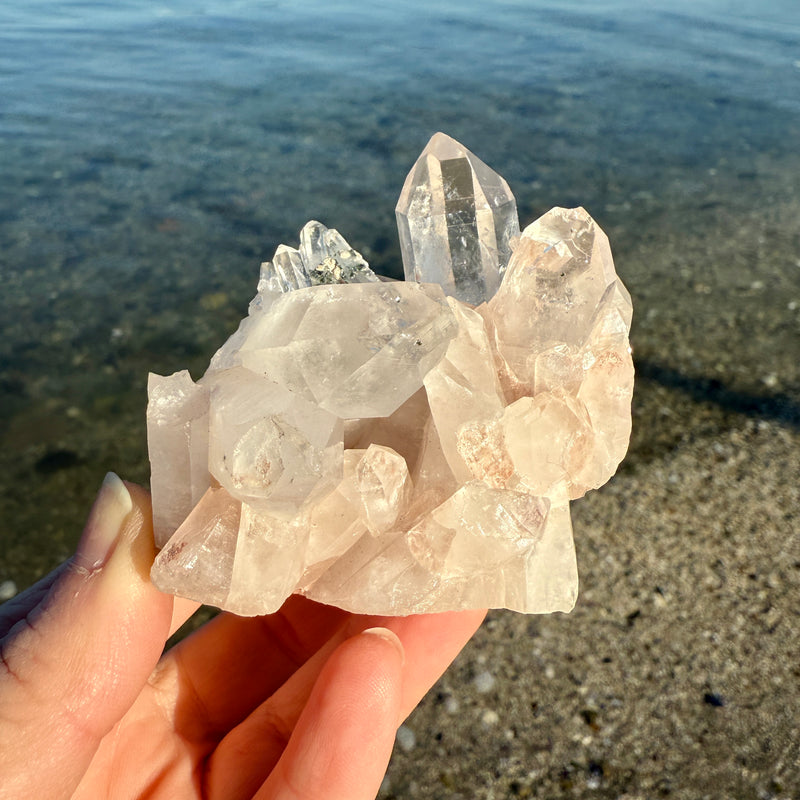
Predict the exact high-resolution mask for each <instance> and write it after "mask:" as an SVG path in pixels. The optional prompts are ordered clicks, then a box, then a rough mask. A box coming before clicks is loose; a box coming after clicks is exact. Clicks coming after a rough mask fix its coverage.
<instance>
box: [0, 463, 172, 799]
mask: <svg viewBox="0 0 800 800" xmlns="http://www.w3.org/2000/svg"><path fill="white" fill-rule="evenodd" d="M150 520H151V513H150V502H149V498H148V496H147V493H146V492H144V490H142V489H139V488H138V487H135V486H132V485H131V486H128V487H126V485H125V484H123V483H122V481H120V479H119V478H117V476H116V475H113V474H110V475H109V476H107V478H106V480H105V481H104V483H103V486H102V488H101V490H100V493H99V494H98V497H97V500H96V501H95V504H94V506H93V508H92V511H91V514H90V516H89V520H88V522H87V525H86V529H85V530H84V534H83V537H82V539H81V542H80V544H79V546H78V551H77V553H76V554H75V556H74V557H73V558H72V559H71V560H70V561H69V562H68V564H67V566H66V567H64V568H63V569H62V570H61V571H60V573H59V574H58V575H57V576H55V578H54V579H49V580H50V586H49V588H46V586H43V587H42V588H40V589H35V590H34V591H33V592H32V593H31V594H30V595H29V600H28V601H27V603H28V604H27V607H25V608H24V609H23V608H21V607H18V611H19V612H24V613H21V614H18V615H17V616H18V618H17V619H16V620H14V624H13V625H12V626H11V628H10V630H9V632H8V635H7V636H6V637H5V638H4V639H3V641H2V643H0V644H1V646H2V664H0V696H2V700H3V702H2V706H1V707H0V774H1V775H3V789H4V792H5V794H4V797H10V798H15V797H34V796H35V797H48V798H58V797H69V796H70V795H71V794H72V791H73V789H74V787H75V786H76V785H77V783H78V781H79V780H80V778H81V776H82V774H83V773H84V771H85V770H86V767H87V766H88V764H89V761H90V760H91V758H92V756H93V754H94V752H95V750H96V749H97V746H98V744H99V742H100V740H101V739H102V737H103V736H104V735H105V734H106V733H108V731H109V730H110V729H111V728H112V726H113V725H114V724H115V723H116V722H117V721H118V720H119V719H120V718H121V717H122V716H123V714H124V713H125V712H126V711H127V709H128V708H129V707H130V706H131V704H132V703H133V701H134V699H135V698H136V696H137V695H138V694H139V692H140V691H141V688H142V686H143V685H144V684H145V682H146V680H147V677H148V675H149V674H150V672H151V671H152V669H153V667H154V666H155V664H156V663H157V661H158V658H159V655H160V653H161V650H162V648H163V646H164V642H165V641H166V637H167V633H168V630H169V625H170V619H171V615H172V598H170V597H169V596H167V595H163V594H161V593H160V592H158V591H157V590H156V589H155V588H154V587H153V586H152V584H151V583H150V581H149V570H150V566H151V564H152V561H153V557H154V546H153V534H152V527H151V522H150ZM45 580H46V581H47V580H48V579H45ZM31 758H35V761H36V764H37V769H36V770H35V771H31V770H30V769H29V766H30V763H31V760H30V759H31Z"/></svg>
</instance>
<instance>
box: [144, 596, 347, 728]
mask: <svg viewBox="0 0 800 800" xmlns="http://www.w3.org/2000/svg"><path fill="white" fill-rule="evenodd" d="M349 616H350V615H349V614H347V613H346V612H344V611H342V610H341V609H338V608H333V607H332V606H324V605H319V604H318V603H314V602H312V601H310V600H307V599H306V598H304V597H298V596H292V597H290V598H289V599H288V600H287V601H286V602H285V603H284V605H283V607H282V608H281V609H280V611H278V612H277V613H275V614H270V615H269V616H266V617H237V616H235V615H233V614H220V615H219V616H218V617H215V618H214V619H213V620H211V622H209V623H208V624H206V625H204V626H203V627H202V628H201V629H200V630H198V631H196V632H195V633H193V634H192V635H191V636H189V637H188V638H186V639H184V640H183V641H182V642H180V644H178V645H176V646H175V647H173V648H172V650H170V651H169V653H168V654H167V655H166V657H165V658H164V660H163V662H162V664H161V666H160V667H159V676H158V681H157V684H156V687H157V689H159V690H160V691H161V692H162V695H163V696H165V698H166V701H167V702H177V703H184V704H186V703H189V702H194V703H195V708H194V709H184V711H185V712H186V713H181V714H180V717H181V719H183V720H184V722H183V723H182V724H183V726H184V730H182V733H183V734H184V735H186V736H188V738H190V739H193V740H195V741H198V740H202V739H213V740H215V741H218V740H219V739H221V738H222V737H223V736H224V735H225V734H226V733H227V732H228V731H229V730H230V729H231V728H233V727H234V726H236V725H237V724H239V723H240V722H241V721H242V720H243V719H245V717H247V715H248V714H250V712H251V711H252V710H253V709H254V708H256V707H257V706H258V705H260V704H261V703H262V702H263V701H264V700H265V699H266V698H268V697H269V696H270V695H272V694H273V693H274V692H275V691H276V690H277V689H278V688H279V687H280V686H281V685H282V684H283V683H284V682H285V681H286V680H287V679H288V678H289V677H290V676H291V675H292V674H293V673H294V672H295V671H296V670H297V669H298V667H300V666H301V665H302V664H303V663H304V662H305V661H307V660H308V659H309V658H310V657H311V656H312V655H313V654H314V653H315V652H316V651H317V650H319V648H320V647H322V645H323V644H324V643H325V642H326V641H327V640H328V639H329V638H330V637H331V635H332V634H333V633H335V632H336V630H337V629H338V628H339V627H341V625H342V624H343V621H344V620H346V619H348V618H349ZM343 639H344V637H342V638H341V639H340V640H339V641H342V640H343ZM320 667H321V665H320ZM312 682H313V681H312ZM186 686H191V689H192V690H191V692H186V691H184V689H185V687H186ZM192 712H194V713H192ZM190 720H193V721H194V725H195V728H194V730H192V729H190V728H189V725H190V722H189V721H190Z"/></svg>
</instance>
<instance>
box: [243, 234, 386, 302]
mask: <svg viewBox="0 0 800 800" xmlns="http://www.w3.org/2000/svg"><path fill="white" fill-rule="evenodd" d="M377 280H379V278H378V276H377V275H376V274H375V273H374V272H373V271H372V270H371V269H370V268H369V264H367V262H366V261H365V260H364V258H363V256H362V255H361V253H358V252H356V251H355V250H354V249H353V248H352V247H350V245H349V244H348V243H347V242H346V241H345V240H344V237H343V236H342V235H341V234H340V233H339V231H337V230H334V229H333V228H326V227H325V226H324V225H323V224H322V223H321V222H317V221H316V220H311V221H310V222H307V223H306V224H305V225H304V226H303V229H302V230H301V231H300V248H299V249H295V248H294V247H289V246H287V245H285V244H279V245H278V248H277V250H275V255H274V256H273V257H272V261H265V262H264V263H263V264H262V265H261V275H260V277H259V280H258V294H256V296H255V298H253V301H252V302H251V304H250V313H255V312H258V311H261V310H262V309H263V308H264V307H265V305H266V307H269V306H270V305H271V303H272V300H274V299H275V298H276V296H278V295H280V294H283V293H284V292H291V291H294V290H295V289H305V288H306V287H308V286H318V285H319V284H322V283H374V282H375V281H377Z"/></svg>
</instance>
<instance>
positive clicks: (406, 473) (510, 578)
mask: <svg viewBox="0 0 800 800" xmlns="http://www.w3.org/2000/svg"><path fill="white" fill-rule="evenodd" d="M397 219H398V228H399V231H400V242H401V249H402V253H403V262H404V267H405V273H406V281H404V282H403V281H400V282H394V281H385V280H381V279H379V277H378V276H377V275H375V273H373V272H372V270H371V269H370V268H369V266H368V264H367V263H366V262H365V261H364V259H363V258H362V257H361V256H360V255H359V254H358V253H357V252H356V251H355V250H353V249H352V248H351V247H350V246H349V245H348V244H347V242H346V241H345V240H344V239H343V238H342V236H341V235H340V234H339V233H338V232H337V231H335V230H332V229H328V228H326V227H325V226H324V225H321V224H320V223H319V222H309V223H308V224H307V225H306V226H305V227H304V228H303V230H302V231H301V232H300V246H299V248H297V249H295V248H291V247H287V246H285V245H281V246H280V247H278V249H277V251H276V253H275V256H274V257H273V259H272V261H270V262H267V263H265V264H263V265H262V267H261V278H260V280H259V284H258V294H257V295H256V297H255V298H254V300H253V301H252V303H251V304H250V308H249V314H248V316H247V317H246V318H245V319H244V320H243V321H242V323H241V325H240V326H239V329H238V331H237V332H236V333H234V334H233V336H232V337H231V338H230V339H229V340H228V341H227V342H226V343H225V344H224V345H223V346H222V348H221V349H220V350H219V351H218V352H217V353H216V355H215V356H214V358H213V359H212V361H211V364H210V365H209V367H208V370H207V372H206V373H205V375H204V376H203V377H202V378H200V380H198V381H197V382H196V383H195V382H193V381H192V379H191V377H190V376H189V374H188V372H186V371H183V372H178V373H175V374H174V375H171V376H169V377H160V376H157V375H151V376H150V380H149V405H148V442H149V448H150V461H151V466H152V481H151V483H152V494H153V513H154V525H155V534H156V543H157V545H158V546H159V547H160V548H161V550H160V553H159V554H158V556H157V558H156V561H155V564H154V566H153V569H152V578H153V581H154V582H155V583H156V585H157V586H158V587H159V588H161V589H162V590H164V591H167V592H171V593H174V594H178V595H181V596H185V597H190V598H193V599H195V600H200V601H202V602H205V603H209V604H212V605H216V606H219V607H221V608H225V609H227V610H229V611H232V612H234V613H237V614H243V615H256V614H266V613H270V612H273V611H275V610H277V609H278V608H279V607H280V606H281V604H282V603H283V601H284V600H285V599H286V597H287V596H288V595H289V594H291V593H293V592H299V593H301V594H304V595H306V596H308V597H311V598H313V599H315V600H318V601H320V602H323V603H330V604H333V605H337V606H340V607H342V608H345V609H347V610H350V611H354V612H360V613H370V614H411V613H420V612H435V611H445V610H450V609H459V608H480V607H487V606H488V607H506V608H511V609H515V610H518V611H524V612H537V613H542V612H550V611H556V610H560V611H568V610H570V609H571V608H572V606H573V605H574V602H575V598H576V595H577V585H578V578H577V567H576V561H575V550H574V546H573V541H572V529H571V524H570V514H569V501H570V500H571V499H574V498H577V497H581V496H582V495H583V494H584V493H585V492H586V491H587V490H589V489H592V488H596V487H599V486H600V485H602V484H603V483H604V482H605V481H607V480H608V478H609V477H610V476H611V475H612V474H613V473H614V471H615V469H616V467H617V465H618V464H619V462H620V461H621V459H622V457H623V456H624V454H625V451H626V449H627V445H628V439H629V436H630V426H631V415H630V406H631V394H632V390H633V363H632V359H631V354H630V348H629V344H628V331H629V328H630V321H631V302H630V297H629V295H628V293H627V291H626V290H625V288H624V286H623V285H622V283H621V282H620V280H619V279H618V278H617V276H616V273H615V271H614V264H613V261H612V258H611V251H610V248H609V244H608V239H607V238H606V236H605V234H604V233H603V232H602V231H601V230H600V228H598V226H597V225H596V223H595V222H594V221H593V220H592V218H591V217H590V216H589V215H588V214H587V213H586V212H585V211H584V210H583V209H581V208H578V209H563V208H554V209H552V210H551V211H549V212H548V213H547V214H545V215H544V216H543V217H541V218H540V219H538V220H537V221H536V222H534V223H532V224H531V225H529V226H528V227H527V228H525V229H524V230H523V231H522V232H521V233H520V229H519V222H518V219H517V211H516V203H515V200H514V197H513V195H512V193H511V191H510V189H509V187H508V185H507V184H506V182H505V181H504V180H503V179H502V178H501V177H500V176H499V175H497V174H496V173H494V172H493V171H492V170H491V169H490V168H489V167H487V166H486V165H485V164H484V163H483V162H482V161H480V160H479V159H478V158H476V157H475V156H474V155H473V154H472V153H471V152H470V151H468V150H467V149H466V148H464V147H463V146H462V145H460V144H459V143H458V142H456V141H454V140H453V139H451V138H450V137H448V136H446V135H444V134H442V133H437V134H436V135H435V136H434V137H433V138H432V139H431V141H430V142H429V143H428V145H427V147H426V148H425V150H424V151H423V153H422V155H421V156H420V158H419V159H418V161H417V163H416V164H415V165H414V167H413V168H412V170H411V172H410V174H409V176H408V178H407V180H406V183H405V186H404V187H403V191H402V194H401V196H400V200H399V202H398V205H397Z"/></svg>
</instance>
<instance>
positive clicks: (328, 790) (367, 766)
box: [255, 629, 404, 800]
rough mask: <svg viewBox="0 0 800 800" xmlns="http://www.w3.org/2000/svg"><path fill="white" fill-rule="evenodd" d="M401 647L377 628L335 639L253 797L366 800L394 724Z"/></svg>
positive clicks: (386, 753) (390, 743)
mask: <svg viewBox="0 0 800 800" xmlns="http://www.w3.org/2000/svg"><path fill="white" fill-rule="evenodd" d="M403 661H404V654H403V648H402V645H401V644H400V642H399V640H398V639H397V637H396V636H394V635H393V634H392V633H391V632H389V631H387V630H385V629H374V630H373V631H365V632H363V633H361V634H359V635H358V636H355V637H353V638H351V639H348V640H347V641H346V642H345V643H344V644H342V645H340V646H339V647H338V648H337V649H336V650H335V651H334V652H333V654H332V655H331V656H330V658H329V659H328V660H327V662H326V663H325V666H324V667H323V669H322V672H321V673H320V675H319V679H318V680H317V682H316V683H315V685H314V688H313V690H312V692H311V695H310V697H309V698H308V702H307V703H306V704H305V708H304V709H303V711H302V713H301V714H300V717H299V719H298V722H297V726H296V727H295V729H294V732H293V733H292V736H291V738H290V739H289V743H288V745H287V746H286V749H285V751H284V753H283V755H282V757H281V759H280V761H279V762H278V764H277V767H276V768H275V770H274V771H273V772H272V773H271V774H270V776H269V778H268V779H267V780H266V782H265V783H264V785H263V786H262V787H261V789H260V791H259V792H258V793H257V794H256V795H255V798H256V800H299V798H303V800H317V798H320V800H321V798H325V800H362V799H363V800H372V798H374V797H375V795H376V794H377V792H378V789H379V787H380V784H381V780H382V779H383V775H384V773H385V771H386V766H387V765H388V763H389V757H390V756H391V753H392V746H393V744H394V736H395V731H396V729H397V726H398V724H399V722H400V716H399V715H400V704H401V700H402V670H403Z"/></svg>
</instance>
